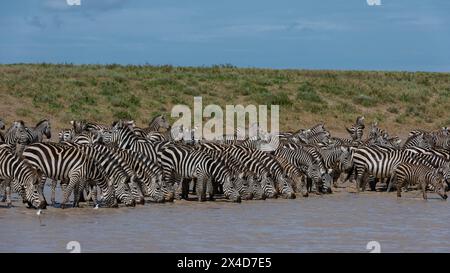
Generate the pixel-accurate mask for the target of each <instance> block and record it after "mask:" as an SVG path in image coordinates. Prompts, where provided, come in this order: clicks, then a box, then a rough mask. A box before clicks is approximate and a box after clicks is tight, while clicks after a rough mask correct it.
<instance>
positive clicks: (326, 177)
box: [281, 143, 332, 193]
mask: <svg viewBox="0 0 450 273" xmlns="http://www.w3.org/2000/svg"><path fill="white" fill-rule="evenodd" d="M281 148H288V149H291V150H295V151H299V150H301V151H304V152H306V153H308V154H309V155H311V156H312V158H313V162H314V164H316V165H317V169H318V170H319V173H320V177H321V178H320V179H317V178H315V179H316V182H315V183H312V182H313V181H312V180H313V178H312V177H311V176H307V177H308V178H307V180H308V186H309V189H310V190H312V187H313V185H314V186H319V189H316V193H320V192H322V193H332V189H331V182H332V177H331V175H330V174H329V172H330V169H327V168H326V166H325V162H324V158H323V156H322V154H321V149H320V148H319V147H317V146H316V145H301V144H296V143H286V144H284V145H283V146H281ZM303 156H305V155H303ZM303 160H304V161H303V162H309V161H308V160H306V161H305V158H303ZM308 164H309V163H308ZM313 173H314V172H313ZM313 173H311V174H313Z"/></svg>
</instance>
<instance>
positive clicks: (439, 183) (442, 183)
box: [433, 168, 448, 200]
mask: <svg viewBox="0 0 450 273" xmlns="http://www.w3.org/2000/svg"><path fill="white" fill-rule="evenodd" d="M434 174H435V175H436V177H437V180H435V181H434V182H433V188H434V192H435V193H437V194H439V196H440V197H442V199H444V200H447V197H448V196H447V193H446V192H447V183H446V180H445V177H444V175H443V169H442V168H439V169H437V170H435V171H434Z"/></svg>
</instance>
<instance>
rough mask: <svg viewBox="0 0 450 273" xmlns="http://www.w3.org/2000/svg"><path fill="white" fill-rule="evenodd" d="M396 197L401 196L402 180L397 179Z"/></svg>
mask: <svg viewBox="0 0 450 273" xmlns="http://www.w3.org/2000/svg"><path fill="white" fill-rule="evenodd" d="M396 186H397V197H402V186H403V181H400V180H398V179H397V184H396Z"/></svg>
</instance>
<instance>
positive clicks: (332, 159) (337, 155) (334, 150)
mask: <svg viewBox="0 0 450 273" xmlns="http://www.w3.org/2000/svg"><path fill="white" fill-rule="evenodd" d="M318 151H319V153H320V154H321V155H322V158H323V162H324V167H325V168H326V169H327V170H331V177H332V178H333V186H334V187H337V180H338V178H339V177H340V175H341V173H343V172H350V171H351V169H352V167H353V162H352V159H351V152H350V148H349V147H347V146H337V147H327V148H321V149H319V150H318Z"/></svg>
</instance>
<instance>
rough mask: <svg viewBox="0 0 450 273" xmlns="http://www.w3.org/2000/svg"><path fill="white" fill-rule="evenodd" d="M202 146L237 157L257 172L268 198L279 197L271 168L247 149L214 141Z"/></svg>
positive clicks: (245, 166) (257, 177)
mask: <svg viewBox="0 0 450 273" xmlns="http://www.w3.org/2000/svg"><path fill="white" fill-rule="evenodd" d="M201 147H202V148H206V149H213V150H218V151H221V152H224V153H228V154H229V156H231V157H233V158H235V159H236V160H237V161H239V162H242V165H243V167H244V168H246V169H248V170H250V171H252V172H253V173H255V174H256V179H257V181H259V183H260V185H261V187H262V189H263V191H264V195H265V196H266V197H267V198H276V197H277V190H276V188H275V185H274V181H273V178H272V175H271V173H270V172H269V170H268V169H267V168H266V167H265V166H264V165H263V164H262V163H261V162H260V161H258V160H257V159H256V158H254V157H252V156H251V155H250V154H249V153H247V152H246V151H245V150H243V149H237V148H236V149H235V148H234V145H225V144H219V143H213V142H205V143H202V146H201Z"/></svg>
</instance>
